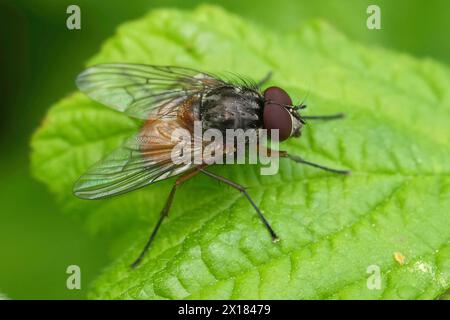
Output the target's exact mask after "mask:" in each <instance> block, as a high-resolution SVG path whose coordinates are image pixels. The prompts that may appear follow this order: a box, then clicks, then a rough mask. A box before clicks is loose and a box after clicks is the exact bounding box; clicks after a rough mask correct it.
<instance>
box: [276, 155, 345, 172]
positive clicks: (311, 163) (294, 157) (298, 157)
mask: <svg viewBox="0 0 450 320" xmlns="http://www.w3.org/2000/svg"><path fill="white" fill-rule="evenodd" d="M279 154H280V157H283V158H288V159H290V160H292V161H295V162H297V163H301V164H305V165H307V166H311V167H314V168H318V169H322V170H325V171H328V172H333V173H337V174H344V175H349V174H350V173H351V171H350V170H341V169H333V168H330V167H325V166H323V165H320V164H318V163H314V162H310V161H307V160H305V159H303V158H302V157H300V156H296V155H293V154H289V153H287V152H286V151H279Z"/></svg>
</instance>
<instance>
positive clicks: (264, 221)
mask: <svg viewBox="0 0 450 320" xmlns="http://www.w3.org/2000/svg"><path fill="white" fill-rule="evenodd" d="M200 171H201V172H202V173H204V174H205V175H207V176H208V177H211V178H214V179H216V180H218V181H221V182H223V183H226V184H228V185H229V186H231V187H233V188H235V189H236V190H238V191H240V192H241V193H243V194H244V196H245V197H246V198H247V200H248V201H249V202H250V204H251V205H252V206H253V208H254V209H255V211H256V213H257V214H258V216H259V218H260V219H261V221H262V222H263V224H264V226H265V227H266V228H267V231H269V233H270V236H271V237H272V241H273V242H277V241H278V240H279V238H278V236H277V234H276V233H275V231H273V229H272V227H271V226H270V224H269V222H268V221H267V219H266V217H264V215H263V214H262V212H261V210H259V208H258V206H257V205H256V204H255V202H253V200H252V198H251V197H250V195H249V194H248V192H247V190H246V189H245V187H243V186H241V185H240V184H237V183H235V182H233V181H231V180H228V179H227V178H225V177H222V176H219V175H217V174H215V173H212V172H210V171H207V170H204V169H200Z"/></svg>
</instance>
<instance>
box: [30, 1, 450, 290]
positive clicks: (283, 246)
mask: <svg viewBox="0 0 450 320" xmlns="http://www.w3.org/2000/svg"><path fill="white" fill-rule="evenodd" d="M101 62H141V63H149V64H163V65H164V64H170V65H181V66H190V67H194V68H197V69H200V70H205V71H209V72H220V71H231V72H238V73H240V74H244V75H248V76H251V77H253V78H254V79H260V78H262V77H263V76H264V75H265V74H266V73H267V72H268V71H273V73H274V76H273V78H272V80H271V81H270V84H271V85H275V84H276V85H278V86H281V87H284V88H286V89H287V90H288V92H289V93H290V94H291V96H293V97H294V98H295V99H296V100H301V99H302V98H303V97H304V96H305V95H306V94H307V93H309V95H308V105H309V108H308V109H307V110H306V111H305V114H326V113H335V112H345V113H346V114H347V115H348V117H347V118H346V119H345V120H343V121H335V122H329V123H323V122H322V123H321V122H313V121H311V122H310V123H309V124H308V125H307V127H306V128H305V129H304V131H303V136H302V138H300V139H294V140H292V141H289V142H287V143H283V144H282V145H281V147H282V148H283V149H285V150H288V151H289V152H291V153H293V154H298V155H301V156H303V157H304V158H306V159H309V160H312V161H316V162H318V163H322V164H324V165H330V166H334V167H340V168H349V169H351V170H352V171H353V174H352V175H351V176H349V177H342V176H335V175H332V174H329V173H326V172H322V171H318V170H316V169H314V168H308V167H302V166H300V165H298V164H295V163H292V162H289V161H288V160H281V161H280V171H279V174H278V175H275V176H261V175H260V174H259V169H260V168H259V167H258V166H250V165H227V166H217V167H215V168H214V169H213V170H214V171H215V172H216V173H219V174H222V175H224V176H226V177H228V178H230V179H232V180H234V181H236V182H238V183H241V184H243V185H244V186H248V187H249V192H250V194H251V195H252V197H253V198H254V199H255V201H256V203H257V204H258V205H259V206H260V207H261V209H262V210H263V212H264V213H265V215H266V216H267V218H268V220H269V221H270V222H271V224H272V226H273V227H274V229H275V230H276V231H277V232H278V234H279V236H280V237H281V241H280V242H279V243H277V244H274V243H272V242H271V239H270V237H269V235H268V233H267V231H266V230H265V229H264V227H263V226H262V224H261V222H260V220H259V219H258V217H257V216H256V214H255V212H254V211H253V209H252V208H251V206H250V205H249V203H248V202H247V201H246V200H245V199H244V198H243V197H242V196H241V195H240V194H239V193H237V192H236V191H235V190H233V189H230V188H228V187H226V186H223V185H220V184H218V183H216V182H214V181H212V180H211V179H210V178H208V177H206V176H200V175H199V176H197V177H195V178H194V179H192V180H190V181H189V182H187V183H186V185H183V187H182V188H180V190H179V191H178V193H177V195H176V198H175V203H174V206H173V208H172V210H171V213H170V216H169V218H168V219H167V220H166V221H165V222H164V224H163V226H162V228H161V230H160V232H159V234H158V237H157V239H156V241H155V242H154V243H153V246H152V248H151V250H150V252H149V254H148V255H147V256H146V258H145V260H144V262H143V264H142V265H141V267H140V268H138V269H136V270H131V269H130V268H129V265H130V263H131V262H132V261H133V260H134V259H135V258H136V257H137V255H138V253H139V252H140V250H141V249H142V247H143V245H144V243H145V241H146V239H147V237H148V233H149V231H150V230H151V228H152V227H153V225H154V224H155V222H156V219H157V217H158V214H159V211H160V209H161V208H162V206H163V203H164V200H165V198H166V196H167V194H168V190H169V188H170V186H171V184H172V183H173V179H172V180H169V181H164V182H161V183H158V184H157V185H154V186H150V187H148V188H145V189H142V190H139V191H136V192H133V193H130V194H127V195H124V196H119V197H116V198H112V199H108V200H101V201H91V202H90V201H82V200H79V199H76V198H75V197H74V196H72V194H71V189H72V184H73V183H74V181H75V180H76V179H77V178H78V176H79V175H81V174H82V173H83V172H84V171H85V170H86V169H87V168H88V167H89V166H90V165H92V164H93V163H94V162H95V161H96V160H98V159H100V158H101V157H102V156H104V155H106V154H107V153H108V152H109V151H110V150H112V149H113V148H115V147H116V146H118V145H119V144H120V142H121V141H122V140H123V139H125V138H126V137H127V136H129V135H131V134H132V133H133V132H135V131H136V130H137V128H138V126H139V123H138V122H136V121H134V120H132V119H130V118H127V117H126V116H124V115H123V114H119V113H117V112H114V111H111V110H110V109H108V108H106V107H104V106H101V105H99V104H97V103H95V102H93V101H91V100H89V99H88V98H87V97H85V96H83V95H82V94H80V93H75V94H73V95H72V96H69V97H67V98H65V99H63V100H62V101H60V102H58V103H57V104H56V105H54V106H53V107H51V108H50V110H49V112H48V115H47V117H46V119H45V120H44V122H43V124H42V126H41V127H40V128H39V130H38V131H37V132H36V134H35V135H34V137H33V140H32V149H33V151H32V167H33V172H34V175H35V176H36V177H37V178H38V179H40V180H42V181H43V182H45V183H46V184H47V185H48V186H49V188H50V189H51V191H52V192H53V193H54V194H55V195H56V196H57V197H58V199H59V200H60V202H61V204H62V205H63V206H64V207H65V209H66V210H67V211H68V212H70V213H72V214H76V215H78V216H82V217H84V219H86V223H87V225H88V226H89V228H90V229H92V230H93V231H96V232H99V231H103V232H110V233H111V234H113V235H115V237H117V238H118V239H119V240H118V241H117V243H115V244H114V246H115V250H113V252H114V256H115V258H116V261H115V262H114V263H113V264H112V265H111V266H110V267H109V268H108V269H107V270H106V271H105V273H104V274H103V275H102V276H101V277H100V278H99V279H98V281H96V283H95V284H94V287H93V290H92V294H91V297H92V298H102V299H104V298H106V299H115V298H127V299H128V298H137V299H158V298H168V299H174V298H177V299H178V298H224V299H229V298H233V299H238V298H245V299H259V298H266V299H274V298H286V299H311V298H333V299H334V298H375V299H381V298H389V299H390V298H394V299H396V298H401V299H410V298H417V299H429V298H437V297H439V296H441V295H443V294H444V293H445V292H446V291H447V290H448V289H449V287H450V259H449V258H450V244H449V239H450V215H449V212H450V163H449V161H448V159H450V152H449V150H450V139H449V137H450V129H449V123H450V122H449V121H450V90H448V89H449V88H450V71H449V69H448V68H447V67H445V66H443V65H440V64H438V63H436V62H433V61H431V60H428V59H423V60H417V59H413V58H411V57H409V56H408V55H405V54H400V53H395V52H390V51H387V50H384V49H381V48H376V47H365V46H361V45H359V44H357V43H354V42H352V41H350V40H348V39H347V38H346V37H344V36H343V35H342V34H340V33H339V32H338V31H336V30H334V29H333V27H331V26H329V25H328V24H326V23H325V22H323V21H312V22H309V23H306V24H304V25H303V26H301V27H300V28H298V29H297V30H292V32H291V33H287V34H277V33H274V32H272V31H271V30H267V29H263V28H261V27H259V26H256V25H253V24H250V23H248V22H246V21H244V20H243V19H240V18H239V17H237V16H235V15H231V14H229V13H227V12H225V11H223V10H222V9H220V8H217V7H211V6H201V7H199V8H198V9H196V10H194V11H178V10H157V11H153V12H151V13H150V14H148V15H147V16H145V17H144V18H142V19H140V20H137V21H134V22H130V23H127V24H124V25H123V26H121V27H120V28H119V30H118V32H117V35H115V36H114V37H112V38H111V39H110V40H108V41H107V42H106V43H105V44H104V45H103V47H102V49H101V50H100V52H99V53H98V54H97V55H96V56H95V57H94V58H93V59H91V60H90V62H89V64H95V63H101ZM395 252H400V253H401V254H402V255H403V256H404V257H405V261H404V263H403V264H401V263H399V262H397V261H396V260H395V259H394V253H395ZM93 254H95V253H93ZM371 265H376V266H378V267H379V268H380V271H381V278H382V281H381V289H380V290H370V289H368V286H367V281H368V279H369V278H370V277H371V276H372V274H371V273H367V268H368V267H369V266H371Z"/></svg>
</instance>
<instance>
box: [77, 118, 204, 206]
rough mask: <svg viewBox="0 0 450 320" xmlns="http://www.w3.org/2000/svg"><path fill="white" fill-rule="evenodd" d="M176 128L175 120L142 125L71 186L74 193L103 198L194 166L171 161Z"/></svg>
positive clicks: (78, 195) (81, 196)
mask: <svg viewBox="0 0 450 320" xmlns="http://www.w3.org/2000/svg"><path fill="white" fill-rule="evenodd" d="M177 128H180V127H179V125H178V124H177V122H176V121H162V120H161V121H159V120H156V121H155V122H153V123H152V124H151V125H150V126H149V127H147V128H145V127H144V129H142V130H141V131H140V132H139V133H138V134H136V135H134V136H132V137H130V138H129V139H127V140H126V141H125V143H124V144H123V145H122V146H121V147H120V148H118V149H117V150H115V151H114V152H113V153H111V154H110V155H109V156H107V157H106V158H105V159H103V160H102V161H100V162H99V163H97V164H95V165H94V166H93V167H91V168H90V169H89V170H88V171H87V172H86V173H85V174H84V175H83V176H81V178H80V179H79V180H78V181H77V182H76V183H75V185H74V188H73V192H74V194H75V195H76V196H77V197H79V198H82V199H101V198H106V197H110V196H114V195H118V194H122V193H126V192H129V191H132V190H135V189H138V188H142V187H144V186H147V185H149V184H152V183H154V182H157V181H160V180H164V179H167V178H169V177H172V176H175V175H178V174H180V173H183V172H185V171H187V170H189V169H190V168H193V167H195V166H196V165H195V164H193V163H180V164H176V163H175V162H174V161H172V156H173V154H172V149H173V147H174V142H172V141H171V132H173V130H176V129H177ZM192 152H196V150H194V149H193V150H192ZM200 152H201V151H200ZM192 159H193V158H192Z"/></svg>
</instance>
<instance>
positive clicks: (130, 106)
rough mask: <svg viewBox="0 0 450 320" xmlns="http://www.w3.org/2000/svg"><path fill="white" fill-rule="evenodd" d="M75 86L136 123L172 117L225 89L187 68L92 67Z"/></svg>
mask: <svg viewBox="0 0 450 320" xmlns="http://www.w3.org/2000/svg"><path fill="white" fill-rule="evenodd" d="M76 83H77V86H78V88H79V89H80V90H81V91H82V92H84V93H85V94H86V95H88V96H89V97H91V98H92V99H94V100H96V101H98V102H100V103H103V104H105V105H107V106H109V107H111V108H113V109H115V110H118V111H121V112H124V113H126V114H128V115H129V116H132V117H135V118H138V119H149V118H161V117H170V116H173V113H174V112H175V111H176V109H177V107H178V106H179V105H180V104H182V103H183V102H184V101H185V100H186V99H188V98H190V97H193V96H194V97H195V96H197V97H199V96H200V95H201V93H202V92H203V91H204V90H208V89H212V88H216V87H220V86H224V85H226V83H225V82H224V81H222V80H220V79H219V78H217V77H214V76H212V75H209V74H206V73H203V72H200V71H197V70H194V69H190V68H184V67H172V66H154V65H144V64H127V63H117V64H99V65H95V66H93V67H90V68H88V69H86V70H85V71H83V72H82V73H81V74H80V75H78V77H77V79H76ZM162 109H163V110H164V111H163V112H162V111H161V110H162Z"/></svg>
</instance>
